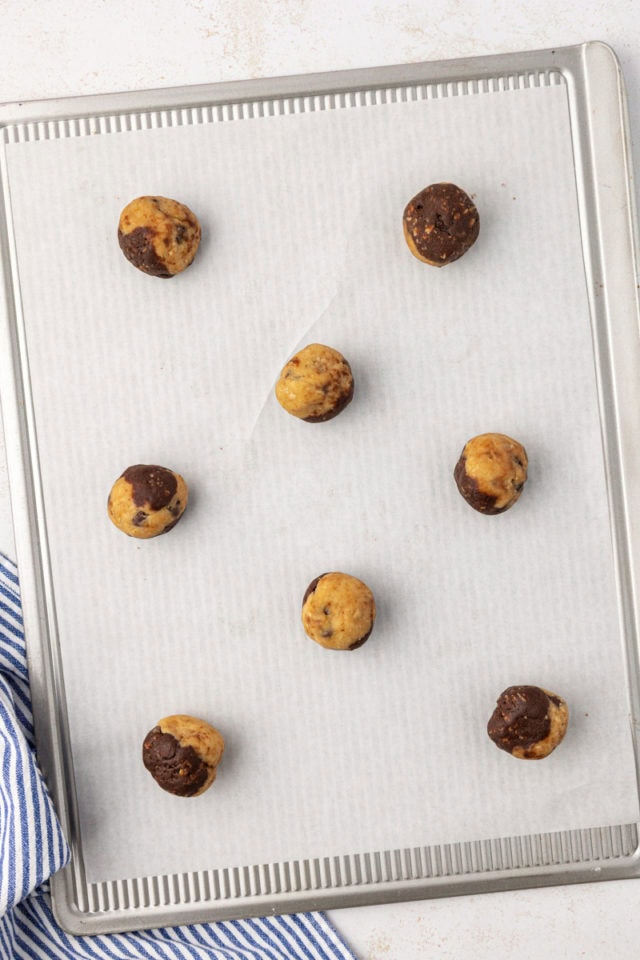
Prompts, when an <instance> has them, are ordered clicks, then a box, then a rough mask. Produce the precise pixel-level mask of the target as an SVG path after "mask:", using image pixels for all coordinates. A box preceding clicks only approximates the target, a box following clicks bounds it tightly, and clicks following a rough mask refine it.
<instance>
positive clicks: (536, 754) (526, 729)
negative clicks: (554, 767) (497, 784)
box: [487, 685, 569, 760]
mask: <svg viewBox="0 0 640 960" xmlns="http://www.w3.org/2000/svg"><path fill="white" fill-rule="evenodd" d="M568 722H569V710H568V708H567V704H566V703H565V701H564V700H563V699H562V697H559V696H558V695H557V694H556V693H551V692H550V691H549V690H544V689H543V688H542V687H532V686H527V685H524V686H516V687H507V689H506V690H504V691H503V692H502V693H501V694H500V696H499V697H498V703H497V706H496V708H495V710H494V711H493V713H492V715H491V719H490V720H489V723H488V724H487V733H488V734H489V737H490V738H491V739H492V740H493V742H494V743H495V745H496V746H497V747H499V748H500V749H501V750H506V752H507V753H510V754H511V755H512V756H513V757H517V758H518V760H542V758H543V757H547V756H548V755H549V754H550V753H551V751H552V750H555V748H556V747H557V746H558V744H559V743H560V741H561V740H562V738H563V737H564V735H565V733H566V732H567V724H568Z"/></svg>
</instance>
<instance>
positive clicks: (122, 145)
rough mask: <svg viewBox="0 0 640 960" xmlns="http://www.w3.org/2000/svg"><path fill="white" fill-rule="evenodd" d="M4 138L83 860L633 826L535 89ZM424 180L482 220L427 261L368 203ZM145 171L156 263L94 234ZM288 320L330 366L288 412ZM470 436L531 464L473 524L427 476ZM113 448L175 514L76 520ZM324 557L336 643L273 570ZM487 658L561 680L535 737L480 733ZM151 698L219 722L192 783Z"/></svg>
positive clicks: (91, 501)
mask: <svg viewBox="0 0 640 960" xmlns="http://www.w3.org/2000/svg"><path fill="white" fill-rule="evenodd" d="M7 156H8V165H9V182H10V189H11V202H12V209H13V216H14V220H15V225H16V239H17V248H18V257H19V271H20V283H21V295H22V299H23V306H24V316H25V325H26V330H27V339H28V360H29V365H30V371H31V378H32V390H33V399H34V405H35V411H36V422H37V439H38V450H39V456H40V467H41V475H42V483H43V487H44V492H45V502H46V523H47V533H48V538H49V547H50V551H51V560H52V567H53V572H54V587H55V600H56V612H57V622H58V627H59V635H60V643H61V647H62V654H63V661H64V676H65V683H66V691H67V705H68V712H69V719H70V728H71V738H72V744H73V763H74V769H75V775H76V779H77V791H78V796H79V803H80V812H81V822H82V837H81V840H82V850H83V854H84V857H85V866H86V872H87V877H88V879H89V880H96V881H97V880H106V879H113V878H122V877H127V876H142V875H146V874H160V873H171V872H181V871H190V870H198V869H204V868H213V867H223V866H228V865H243V864H254V863H261V862H268V861H274V860H283V859H291V858H304V857H314V856H325V855H334V854H342V853H353V852H364V851H373V850H382V849H385V848H394V847H410V846H414V845H422V844H435V843H443V842H453V841H462V840H475V839H483V838H490V837H496V836H507V835H514V834H527V833H530V832H537V831H547V830H549V831H550V830H560V829H565V828H567V829H568V828H579V827H591V826H600V825H610V824H617V823H627V822H631V821H633V820H635V819H637V817H638V801H637V794H636V785H635V774H634V763H633V754H632V746H631V738H630V732H629V722H628V704H627V696H626V686H625V668H624V658H623V653H622V644H621V639H620V625H619V620H618V609H617V600H616V585H615V580H614V571H613V561H612V548H611V535H610V529H609V520H608V507H607V496H606V489H605V477H604V472H603V463H602V453H601V437H600V421H599V414H598V407H597V395H596V381H595V372H594V361H593V352H592V345H591V332H590V324H589V315H588V308H587V299H586V292H585V278H584V272H583V264H582V255H581V244H580V233H579V223H578V216H577V207H576V195H575V176H574V167H573V158H572V152H571V142H570V136H569V117H568V111H567V102H566V92H565V90H564V88H563V87H550V88H542V89H530V90H522V91H512V92H501V93H493V94H482V95H480V94H479V95H473V96H471V95H470V96H461V97H454V98H448V99H442V100H432V101H427V102H414V103H399V104H389V105H386V106H375V107H374V106H371V107H359V108H353V109H348V110H336V111H328V112H318V113H314V114H306V115H301V116H285V117H273V118H262V119H254V120H242V121H235V122H225V123H217V124H212V125H208V126H198V127H183V128H177V129H159V130H147V131H140V132H130V133H120V134H110V135H100V134H98V135H96V136H90V137H89V136H87V137H81V138H76V139H68V140H58V141H56V140H54V141H49V142H38V143H32V144H16V145H12V146H9V147H8V148H7ZM437 180H451V181H453V182H456V183H458V184H459V185H460V186H462V187H463V188H464V189H466V190H467V191H468V192H469V193H471V194H472V195H473V196H474V197H475V198H476V202H477V204H478V207H479V210H480V216H481V233H480V238H479V241H478V242H477V244H476V245H475V247H474V248H473V249H472V250H471V251H470V252H469V253H468V254H467V255H466V256H465V257H464V258H463V259H462V260H460V261H458V262H457V263H455V264H452V265H451V266H449V267H446V268H445V269H442V270H437V269H434V268H430V267H428V266H426V265H423V264H421V263H419V262H418V261H417V260H416V259H415V258H414V257H412V256H411V254H410V253H409V251H408V249H407V247H406V245H405V241H404V239H403V236H402V228H401V216H402V211H403V209H404V206H405V204H406V202H407V201H408V200H409V199H410V198H411V197H412V196H413V195H414V194H415V193H416V192H417V191H418V190H420V189H421V188H422V187H424V186H426V185H427V184H428V183H431V182H434V181H437ZM145 193H159V194H162V195H165V196H170V197H175V198H177V199H180V200H182V201H183V202H185V203H187V204H188V205H189V206H190V207H191V208H192V209H193V210H194V211H196V213H197V214H198V216H199V218H200V219H201V222H202V225H203V243H202V246H201V249H200V251H199V253H198V256H197V259H196V261H195V263H194V264H193V266H192V267H191V268H189V270H188V271H186V272H185V273H184V274H183V275H181V276H179V277H177V278H175V279H172V280H170V281H165V280H158V279H154V278H150V277H146V276H144V275H143V274H142V273H140V272H138V271H136V270H135V269H134V268H133V267H131V266H130V265H129V264H128V263H127V262H126V261H125V259H124V258H123V256H122V254H121V253H120V250H119V248H118V245H117V242H116V226H117V221H118V216H119V213H120V210H121V208H122V207H123V206H124V205H125V204H126V203H127V202H128V201H129V200H131V199H132V198H133V197H135V196H138V195H140V194H145ZM313 341H318V342H324V343H327V344H330V345H332V346H334V347H336V348H337V349H339V350H341V351H342V352H343V353H344V354H345V356H347V358H348V359H349V360H350V362H351V364H352V367H353V369H354V375H355V380H356V394H355V399H354V401H353V403H352V404H351V406H350V407H349V408H348V409H347V410H346V411H345V412H344V413H343V414H341V415H340V416H339V417H338V418H337V419H336V420H334V421H331V422H329V423H326V424H321V425H310V424H305V423H302V422H299V421H297V420H295V419H294V418H292V417H290V416H288V415H287V414H286V413H285V412H284V411H283V410H282V409H281V408H280V407H279V405H278V404H277V402H276V400H275V398H274V395H273V386H274V383H275V380H276V378H277V375H278V373H279V370H280V368H281V367H282V365H283V364H284V363H285V361H286V360H287V359H288V357H289V356H290V355H291V354H292V353H293V352H294V351H295V350H296V349H297V348H299V347H301V346H303V345H305V344H307V343H310V342H313ZM490 430H496V431H502V432H505V433H508V434H510V435H511V436H514V437H516V438H518V439H519V440H520V441H521V442H522V443H524V445H525V446H526V448H527V451H528V454H529V460H530V473H529V481H528V483H527V486H526V488H525V491H524V493H523V496H522V498H521V500H520V502H519V503H518V504H517V505H516V506H515V507H514V508H513V509H512V510H511V511H509V512H508V513H506V514H504V515H502V516H499V517H485V516H481V515H480V514H477V513H475V512H474V511H473V510H471V509H470V508H469V507H468V506H467V504H466V503H465V502H464V501H463V500H462V498H461V497H460V496H459V494H458V492H457V490H456V488H455V485H454V482H453V479H452V471H453V467H454V464H455V462H456V460H457V458H458V455H459V453H460V451H461V449H462V446H463V444H464V443H465V441H466V440H467V439H468V438H469V437H471V436H473V435H474V434H476V433H480V432H485V431H490ZM139 462H148V463H160V464H162V465H165V466H168V467H171V468H173V469H176V470H178V471H179V472H181V473H182V474H183V476H184V477H185V478H186V479H187V482H188V483H189V485H190V490H191V502H190V506H189V508H188V511H187V513H186V514H185V517H184V518H183V520H182V521H181V523H180V524H179V525H178V526H177V527H176V528H175V530H174V531H172V532H171V533H170V534H169V535H167V536H165V537H161V538H159V539H157V540H153V541H148V542H140V541H136V540H132V539H128V538H126V537H125V536H123V535H122V534H121V533H120V532H119V531H117V530H116V529H115V528H114V527H113V526H112V525H111V523H110V522H109V520H108V518H107V514H106V509H105V508H106V499H107V494H108V491H109V489H110V487H111V484H112V483H113V481H114V480H115V479H116V477H117V476H118V475H119V474H120V473H121V472H122V471H123V470H124V469H125V467H127V466H128V465H129V464H131V463H139ZM326 570H343V571H346V572H351V573H353V574H354V575H356V576H359V577H361V578H362V579H364V580H365V581H366V582H367V583H368V584H369V585H370V586H371V588H372V590H373V591H374V593H375V596H376V600H377V605H378V611H379V614H378V620H377V623H376V627H375V630H374V633H373V635H372V637H371V639H370V640H369V641H368V643H367V644H365V646H363V647H362V648H361V649H359V650H357V651H355V652H353V653H347V654H340V653H333V652H329V651H325V650H323V649H321V648H320V647H318V646H316V645H315V644H314V643H313V642H312V641H310V640H308V639H307V638H306V637H305V635H304V633H303V631H302V627H301V624H300V603H301V598H302V594H303V592H304V589H305V587H306V586H307V584H308V583H309V581H310V580H311V579H312V578H313V577H314V576H316V575H317V574H319V573H322V572H324V571H326ZM512 683H535V684H540V685H542V686H545V687H547V688H549V689H551V690H554V691H555V692H557V693H560V694H561V695H562V696H564V697H565V698H566V700H567V701H568V703H569V707H570V711H571V721H570V727H569V731H568V733H567V736H566V738H565V741H564V742H563V743H562V744H561V746H560V747H559V748H558V749H557V750H556V752H555V753H554V754H553V755H552V756H550V757H549V758H548V759H547V760H545V761H542V762H538V763H535V762H522V761H516V760H514V759H513V758H511V757H510V756H508V755H507V754H505V753H503V752H501V751H498V750H497V749H496V748H495V746H494V745H493V744H492V743H491V742H490V741H489V739H488V737H487V735H486V723H487V720H488V718H489V715H490V714H491V712H492V709H493V706H494V703H495V700H496V698H497V696H498V695H499V693H500V692H501V690H502V689H504V687H506V686H507V685H509V684H512ZM175 712H184V713H190V714H193V715H195V716H201V717H203V718H205V719H207V720H208V721H209V722H211V723H213V724H214V725H215V726H217V727H218V728H219V729H220V730H221V731H222V732H223V734H224V736H225V739H226V744H227V749H226V753H225V757H224V759H223V762H222V764H221V767H220V769H219V774H218V779H217V780H216V782H215V784H214V785H213V787H212V788H211V790H210V791H209V792H208V793H206V794H205V795H204V796H202V797H200V798H198V799H195V800H182V799H176V798H174V797H171V796H170V795H168V794H165V793H163V792H162V791H161V790H160V789H158V788H157V786H156V785H155V784H154V782H153V780H152V779H151V777H150V776H149V774H148V773H147V772H146V771H145V770H144V768H143V766H142V762H141V744H142V739H143V737H144V735H145V734H146V732H147V731H148V730H149V729H150V728H151V727H152V726H153V725H154V724H155V723H156V721H157V720H158V719H159V718H160V717H163V716H166V715H167V714H170V713H175Z"/></svg>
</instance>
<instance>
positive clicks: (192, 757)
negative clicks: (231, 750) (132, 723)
mask: <svg viewBox="0 0 640 960" xmlns="http://www.w3.org/2000/svg"><path fill="white" fill-rule="evenodd" d="M223 752H224V739H223V737H222V734H221V733H220V732H219V731H218V730H216V729H215V727H212V726H210V725H209V724H208V723H205V721H204V720H198V719H197V718H196V717H189V716H186V715H185V714H176V715H174V716H172V717H165V718H164V720H160V721H159V722H158V723H157V724H156V726H155V727H154V728H153V729H152V730H150V731H149V733H148V734H147V735H146V737H145V738H144V743H143V745H142V762H143V763H144V765H145V767H146V768H147V770H148V771H149V773H150V774H151V776H152V777H153V779H154V780H155V781H156V783H157V784H158V786H160V787H162V789H163V790H166V791H167V792H168V793H173V794H174V795H175V796H176V797H198V796H200V794H201V793H204V792H205V790H208V789H209V787H210V786H211V784H212V783H213V781H214V780H215V778H216V772H217V767H218V764H219V763H220V760H221V759H222V754H223Z"/></svg>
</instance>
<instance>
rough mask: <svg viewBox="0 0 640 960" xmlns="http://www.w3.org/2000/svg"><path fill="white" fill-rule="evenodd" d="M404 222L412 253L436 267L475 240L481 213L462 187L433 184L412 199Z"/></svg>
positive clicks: (461, 252) (405, 211) (451, 260)
mask: <svg viewBox="0 0 640 960" xmlns="http://www.w3.org/2000/svg"><path fill="white" fill-rule="evenodd" d="M402 225H403V228H404V236H405V239H406V241H407V244H408V246H409V249H410V250H411V253H412V254H413V255H414V256H415V257H417V258H418V260H422V261H423V262H424V263H429V264H431V266H433V267H444V266H445V264H447V263H452V262H453V261H454V260H458V259H459V258H460V257H461V256H462V255H463V253H466V252H467V250H468V249H469V247H471V246H472V245H473V244H474V243H475V242H476V240H477V239H478V234H479V233H480V216H479V214H478V210H477V208H476V205H475V203H474V202H473V200H472V199H471V197H469V196H468V195H467V194H466V193H465V192H464V190H461V189H460V187H457V186H456V185H455V184H454V183H432V184H431V185H430V186H429V187H425V189H424V190H421V191H420V193H419V194H417V195H416V196H415V197H414V198H413V200H410V201H409V203H408V204H407V206H406V207H405V210H404V214H403V217H402Z"/></svg>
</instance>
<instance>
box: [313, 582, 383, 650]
mask: <svg viewBox="0 0 640 960" xmlns="http://www.w3.org/2000/svg"><path fill="white" fill-rule="evenodd" d="M375 619H376V604H375V600H374V598H373V594H372V592H371V590H370V589H369V587H368V586H367V585H366V583H363V582H362V580H358V579H357V577H352V576H350V575H349V574H348V573H323V574H322V576H320V577H316V578H315V580H312V581H311V583H310V584H309V586H308V587H307V589H306V591H305V594H304V597H303V598H302V625H303V627H304V630H305V633H306V634H307V636H308V637H310V638H311V639H312V640H315V642H316V643H319V644H320V646H321V647H326V648H327V649H328V650H355V649H356V648H357V647H361V646H362V644H363V643H364V642H365V640H368V638H369V636H370V635H371V631H372V630H373V624H374V621H375Z"/></svg>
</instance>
